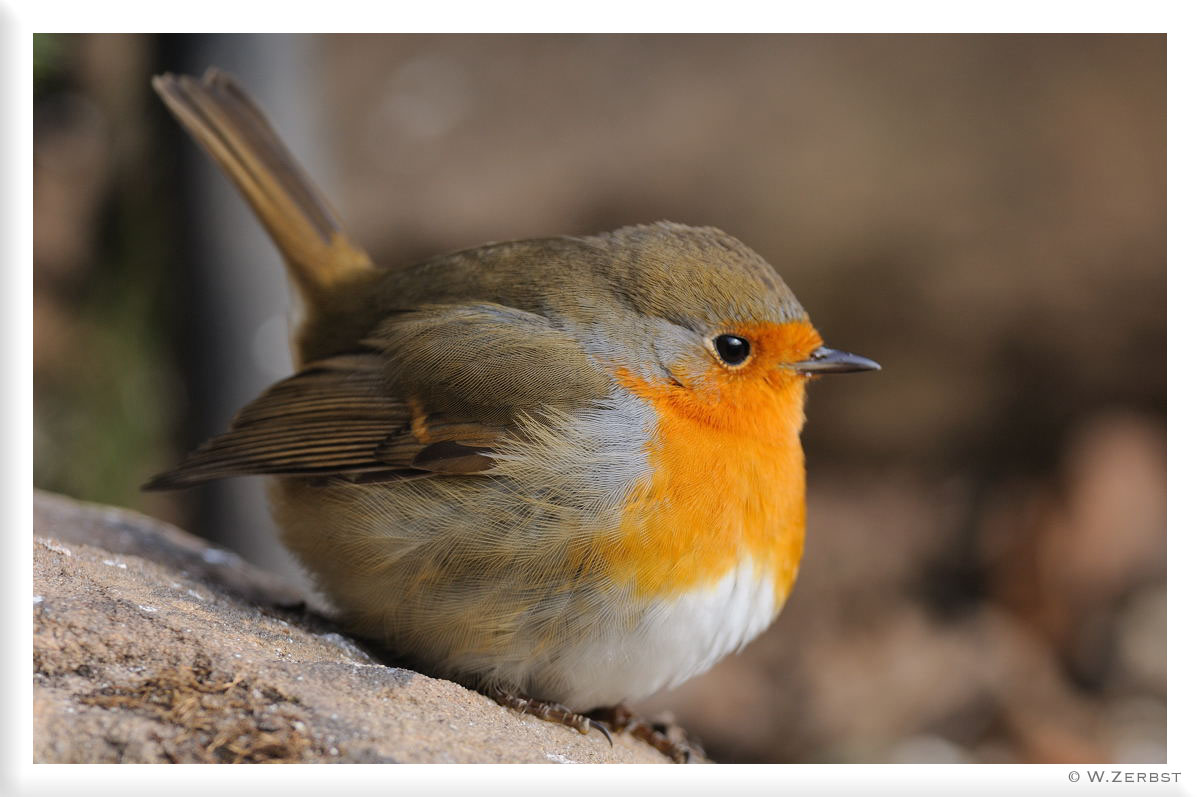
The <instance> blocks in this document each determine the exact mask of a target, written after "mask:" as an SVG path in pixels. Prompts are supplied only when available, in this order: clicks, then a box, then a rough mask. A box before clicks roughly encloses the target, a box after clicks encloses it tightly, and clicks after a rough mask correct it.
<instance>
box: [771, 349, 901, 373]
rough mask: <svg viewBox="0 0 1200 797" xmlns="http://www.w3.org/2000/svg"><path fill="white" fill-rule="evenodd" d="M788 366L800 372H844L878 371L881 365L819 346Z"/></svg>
mask: <svg viewBox="0 0 1200 797" xmlns="http://www.w3.org/2000/svg"><path fill="white" fill-rule="evenodd" d="M790 367H791V368H792V369H794V370H796V371H798V372H799V373H802V374H845V373H850V372H851V371H878V370H879V369H880V368H882V367H883V366H881V365H880V364H879V363H877V362H875V361H874V360H868V359H867V358H866V357H859V356H858V355H857V354H851V353H850V352H848V351H838V350H837V349H830V348H827V347H825V346H821V347H819V348H817V349H816V350H815V351H813V353H812V354H810V355H809V356H808V359H807V360H804V361H803V362H798V363H791V366H790Z"/></svg>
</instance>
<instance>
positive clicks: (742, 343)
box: [713, 335, 750, 365]
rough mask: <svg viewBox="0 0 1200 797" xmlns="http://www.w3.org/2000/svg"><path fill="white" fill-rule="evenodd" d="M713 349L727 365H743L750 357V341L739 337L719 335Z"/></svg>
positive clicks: (714, 339) (714, 341)
mask: <svg viewBox="0 0 1200 797" xmlns="http://www.w3.org/2000/svg"><path fill="white" fill-rule="evenodd" d="M713 348H714V349H716V350H717V356H718V357H720V358H721V359H722V360H724V361H725V364H726V365H741V364H742V363H744V362H746V358H747V357H749V356H750V341H748V340H746V339H745V338H740V337H738V336H737V335H717V336H716V337H715V338H713Z"/></svg>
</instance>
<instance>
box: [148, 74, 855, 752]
mask: <svg viewBox="0 0 1200 797" xmlns="http://www.w3.org/2000/svg"><path fill="white" fill-rule="evenodd" d="M153 85H154V88H155V90H156V91H157V92H158V94H159V95H160V96H161V97H162V99H163V100H164V101H165V102H166V104H167V107H168V108H170V110H171V111H172V112H173V113H174V115H175V116H176V117H177V118H178V119H179V121H180V122H181V123H182V124H183V126H184V127H185V128H186V129H187V130H188V132H190V133H191V134H192V136H194V137H195V139H196V140H197V141H198V142H199V143H200V144H201V145H202V146H203V147H204V148H205V149H206V150H207V151H208V152H209V154H210V155H212V157H213V158H214V159H215V160H216V161H217V163H218V164H219V165H220V166H221V168H222V169H223V170H224V171H225V173H226V174H227V175H228V176H229V177H230V178H231V179H232V180H233V182H234V183H235V184H236V186H237V188H238V189H239V190H240V191H241V193H242V195H243V196H244V197H245V198H246V200H247V201H248V202H249V204H250V206H251V207H252V208H253V210H254V212H255V213H256V214H257V216H258V218H259V220H260V221H261V222H262V224H263V226H264V227H265V228H266V231H267V232H268V233H269V234H270V236H271V237H272V238H273V239H274V241H275V243H276V244H277V245H278V247H279V249H280V252H281V253H282V255H283V259H284V261H285V262H286V264H287V268H288V274H289V276H290V278H291V281H292V282H293V284H294V286H295V288H296V293H297V294H298V295H299V297H300V299H301V301H302V303H303V320H302V322H301V323H300V324H299V325H298V326H297V328H296V330H295V335H294V355H295V360H296V364H297V372H296V373H295V374H294V375H293V376H291V377H289V378H287V379H284V380H282V381H280V382H278V383H276V384H274V385H272V386H271V387H269V388H268V389H267V390H266V392H265V393H263V394H262V395H261V396H259V397H258V398H257V399H255V400H254V401H253V402H251V403H250V404H249V405H247V406H246V407H245V408H244V409H242V410H241V412H240V413H239V414H238V415H237V416H236V418H235V419H234V420H233V423H232V427H231V428H230V430H229V431H227V432H225V433H224V434H221V435H219V436H217V437H215V438H213V439H211V440H209V441H208V442H206V443H204V444H203V445H202V446H201V447H200V448H199V449H197V450H196V451H194V452H192V453H191V454H189V455H188V456H187V457H186V458H185V460H184V461H183V462H182V464H180V465H179V466H178V467H176V468H174V469H172V470H169V471H167V472H165V473H162V474H160V475H158V476H156V477H155V478H154V479H152V480H151V481H150V482H149V483H148V484H147V485H146V486H147V488H148V489H172V488H183V487H189V486H192V485H195V484H198V483H201V482H204V481H207V480H210V479H217V478H224V477H228V476H239V475H245V474H267V475H270V476H274V477H276V478H275V479H274V480H273V481H272V484H271V488H270V493H271V499H272V506H273V511H274V515H275V518H276V521H277V523H278V525H279V528H280V529H281V532H282V537H283V540H284V542H285V544H286V545H287V546H288V547H289V548H290V549H291V550H292V551H293V552H294V553H295V554H296V556H298V557H299V559H300V561H301V562H302V563H303V564H304V565H305V567H306V568H307V569H308V570H309V571H310V572H311V574H312V575H313V577H314V578H315V581H316V583H317V585H318V586H319V588H320V589H321V590H322V591H323V592H324V593H325V594H326V595H327V596H328V597H329V598H330V599H331V601H332V602H333V604H334V605H335V606H336V607H337V608H338V610H339V612H340V614H341V617H342V619H343V620H344V622H345V623H346V624H347V625H348V626H349V627H350V629H351V630H353V631H355V632H357V633H359V634H362V635H364V636H366V637H368V638H372V639H375V640H378V641H379V642H380V643H382V644H383V645H385V646H386V647H387V649H389V650H391V651H394V652H396V653H397V654H400V655H402V656H403V657H404V658H405V659H406V660H409V661H412V662H414V663H415V664H417V665H419V666H422V667H423V668H424V669H425V670H427V671H429V672H431V673H433V674H436V675H440V676H444V677H448V678H450V679H453V680H456V681H459V682H461V683H464V684H467V685H469V686H473V687H475V688H477V689H480V690H481V691H483V692H485V693H486V694H489V695H491V696H493V697H494V698H496V699H497V700H498V701H499V702H501V703H503V704H505V705H509V706H514V707H517V708H520V709H522V710H526V711H532V712H533V713H534V714H536V715H537V716H541V717H543V718H546V719H550V720H554V721H558V722H561V723H564V724H566V725H569V726H571V727H574V728H577V729H578V730H581V731H583V732H586V731H587V730H588V728H589V727H591V725H592V723H591V721H590V720H589V719H588V718H587V717H584V716H583V715H582V712H587V711H589V710H594V709H603V708H605V707H613V706H618V705H620V704H621V703H622V702H623V701H630V700H637V699H640V698H643V697H646V696H648V695H650V694H651V693H653V692H656V691H658V690H660V689H665V688H669V687H672V686H675V685H677V684H679V683H681V682H682V681H684V680H686V679H688V678H690V677H692V676H694V675H696V674H698V673H701V672H704V671H705V670H707V669H709V668H710V667H712V666H713V664H715V663H716V662H717V661H718V660H720V659H721V658H722V657H724V656H725V655H726V654H728V653H730V652H732V651H735V650H738V649H740V648H741V647H742V646H743V645H745V644H746V643H747V642H748V641H749V640H751V639H753V638H754V637H755V636H757V635H758V634H759V633H760V632H762V631H763V630H764V629H765V628H766V627H767V626H768V625H770V623H771V622H772V620H773V619H774V618H775V617H776V615H777V614H778V613H779V611H780V609H781V607H782V606H783V604H784V601H785V600H786V599H787V596H788V593H789V592H790V591H791V588H792V584H793V582H794V580H795V578H796V572H797V568H798V566H799V564H800V560H801V557H802V555H803V552H804V536H805V485H804V480H805V471H804V453H803V451H802V449H801V445H800V431H801V428H802V426H803V424H804V397H805V388H806V385H807V383H808V382H809V381H810V380H811V379H813V378H814V377H815V376H818V375H821V374H830V373H844V372H848V371H864V370H873V369H878V368H879V365H878V364H876V363H875V362H873V361H871V360H868V359H866V358H864V357H859V356H856V355H853V354H848V353H846V352H842V351H838V350H836V349H831V348H828V347H826V346H825V345H824V343H823V342H822V339H821V336H820V335H819V334H818V333H817V330H816V329H815V328H814V327H813V325H812V323H811V321H810V320H809V317H808V314H807V312H806V311H805V310H804V308H803V307H801V305H800V303H799V302H798V301H797V300H796V298H795V296H794V295H793V294H792V292H791V290H789V289H788V287H787V285H785V284H784V282H783V280H782V279H781V278H780V277H779V275H778V274H777V273H776V272H775V270H774V269H773V268H772V267H771V266H770V265H768V264H767V263H766V262H765V261H764V260H763V259H762V258H761V257H759V256H758V255H757V254H755V253H754V252H753V251H752V250H751V249H750V248H749V247H747V246H746V245H745V244H743V243H742V242H741V241H738V240H737V239H735V238H733V237H732V236H730V235H727V234H726V233H724V232H721V231H720V230H717V229H714V228H711V227H704V228H695V227H688V226H684V225H680V224H671V223H657V224H649V225H642V226H633V227H625V228H622V229H619V230H617V231H615V232H610V233H604V234H600V235H593V236H586V237H572V236H563V237H557V238H544V239H538V240H527V241H513V242H508V243H497V244H489V245H486V246H482V247H479V248H476V249H469V250H465V251H461V252H456V253H453V254H449V255H445V256H442V257H436V258H433V259H431V260H428V261H426V262H423V263H418V264H416V265H410V266H403V267H397V268H382V267H379V266H376V265H375V264H374V263H373V262H372V261H371V258H370V257H369V256H368V255H367V254H366V253H365V252H364V251H363V250H362V249H360V248H359V247H358V246H356V245H355V244H354V243H353V242H352V241H351V240H350V239H349V238H348V237H347V236H346V233H345V231H344V230H343V228H342V226H341V224H340V223H339V222H338V220H337V218H336V216H335V215H334V213H333V211H332V210H331V209H330V206H329V205H328V203H327V202H326V201H325V200H324V199H323V198H322V197H321V196H320V194H319V193H318V192H317V190H316V189H315V188H314V187H313V185H312V183H311V182H310V180H309V179H308V177H307V176H306V174H305V173H304V171H303V170H302V169H301V167H300V166H299V165H298V164H297V163H296V161H295V160H294V159H293V158H292V156H291V154H290V153H289V152H288V151H287V149H286V148H285V147H284V145H283V143H282V142H281V141H280V139H279V138H278V136H277V134H276V133H275V132H274V130H273V129H272V127H271V125H270V123H269V122H268V121H267V119H266V117H265V116H264V115H263V114H262V112H261V111H260V110H259V109H258V107H257V106H256V105H255V103H254V102H253V100H251V99H250V97H249V96H248V95H247V94H246V93H245V92H244V91H243V90H242V89H241V88H240V87H239V85H238V84H237V83H236V81H234V79H233V78H232V77H230V76H229V75H227V74H225V73H222V72H220V71H217V70H210V71H209V72H208V73H207V74H206V75H205V76H204V78H203V79H201V80H197V79H194V78H191V77H187V76H175V75H170V74H166V75H161V76H159V77H156V78H155V79H154V81H153ZM605 716H608V717H610V718H612V717H614V716H618V714H612V713H610V714H608V715H605ZM620 716H625V717H628V715H627V714H620ZM625 724H634V725H636V727H637V728H638V729H641V730H643V731H644V730H645V724H644V723H641V724H637V721H633V720H628V719H627V720H626V722H625ZM602 729H603V727H602ZM603 730H605V733H606V735H607V729H603ZM643 735H644V736H646V737H653V736H654V733H652V732H651V733H645V734H643ZM660 736H661V734H660ZM648 740H650V741H652V743H655V744H656V746H659V748H660V749H664V751H666V752H669V753H671V754H672V755H677V754H678V753H679V750H678V749H677V747H673V746H672V745H671V744H668V743H667V742H665V741H664V740H663V739H662V738H648Z"/></svg>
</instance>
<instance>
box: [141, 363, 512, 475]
mask: <svg viewBox="0 0 1200 797" xmlns="http://www.w3.org/2000/svg"><path fill="white" fill-rule="evenodd" d="M499 434H500V429H499V428H497V427H488V426H484V425H480V424H475V423H464V422H461V421H451V419H448V418H446V417H445V416H442V415H438V414H436V413H434V414H431V413H427V412H425V410H424V408H423V407H422V405H421V403H420V402H419V401H418V400H416V399H409V400H403V399H399V398H397V397H396V396H395V395H394V394H393V393H391V392H389V391H388V389H387V386H386V384H385V379H384V375H383V368H382V361H381V359H380V357H379V355H377V354H373V353H366V354H346V355H341V356H338V357H331V358H329V359H326V360H320V361H317V362H314V363H312V364H310V365H309V366H307V367H306V368H305V369H304V370H302V371H300V372H299V373H297V374H295V375H294V376H291V377H289V378H287V379H284V380H283V381H281V382H277V383H276V384H275V385H273V386H272V387H271V388H269V389H268V390H267V391H266V392H265V393H263V394H262V395H261V396H259V397H258V398H257V399H255V400H254V401H253V402H251V403H250V404H249V405H247V406H246V407H245V408H244V409H242V411H241V412H240V413H238V415H237V417H236V418H235V419H234V421H233V425H232V428H230V430H229V431H228V432H226V433H224V434H222V435H219V436H217V437H214V438H213V439H211V440H209V441H208V442H206V443H204V444H203V445H202V446H200V447H199V448H198V449H196V450H195V451H193V452H192V453H191V454H189V455H188V456H187V457H186V458H185V459H184V461H183V462H182V463H181V464H180V465H179V466H177V467H175V468H172V469H171V470H169V471H166V472H164V473H161V474H159V475H157V476H155V477H154V478H153V479H151V480H150V481H149V482H148V483H147V484H146V485H145V486H144V489H147V490H163V489H175V488H180V487H190V486H193V485H196V484H199V483H201V482H205V481H209V480H211V479H219V478H224V477H227V476H239V475H248V474H276V475H290V476H310V477H328V476H339V477H345V478H350V479H354V480H360V481H368V480H369V481H375V480H381V479H389V478H412V477H415V476H422V475H429V474H432V473H455V474H466V473H478V472H481V471H484V470H487V469H488V468H490V467H491V466H492V464H493V463H492V460H491V459H489V458H488V457H487V453H488V446H490V445H491V443H493V442H494V441H495V439H496V438H497V437H498V436H499Z"/></svg>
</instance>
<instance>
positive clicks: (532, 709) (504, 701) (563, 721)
mask: <svg viewBox="0 0 1200 797" xmlns="http://www.w3.org/2000/svg"><path fill="white" fill-rule="evenodd" d="M486 694H487V696H488V697H490V698H491V699H492V700H495V701H496V702H497V703H499V704H500V705H502V706H506V707H508V708H511V709H513V710H515V711H517V712H519V713H521V714H530V715H532V716H534V717H537V718H538V719H541V720H545V721H546V722H553V723H556V724H558V725H566V726H567V727H568V728H574V729H575V730H577V731H579V732H580V733H582V734H585V735H586V734H587V732H588V731H590V730H591V729H592V728H595V729H596V730H598V731H600V733H601V734H603V735H604V738H605V739H607V740H608V746H609V747H612V735H611V734H610V733H609V732H608V728H607V727H605V726H604V725H602V724H600V723H598V722H593V721H592V720H591V719H590V718H588V717H585V716H584V715H583V714H576V713H575V712H574V711H571V709H569V708H567V707H566V706H564V705H562V704H561V703H548V702H546V701H544V700H533V699H532V698H528V697H522V696H520V695H518V694H514V693H513V692H510V691H508V690H507V689H502V688H500V687H495V686H494V687H491V688H489V689H488V690H486Z"/></svg>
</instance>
